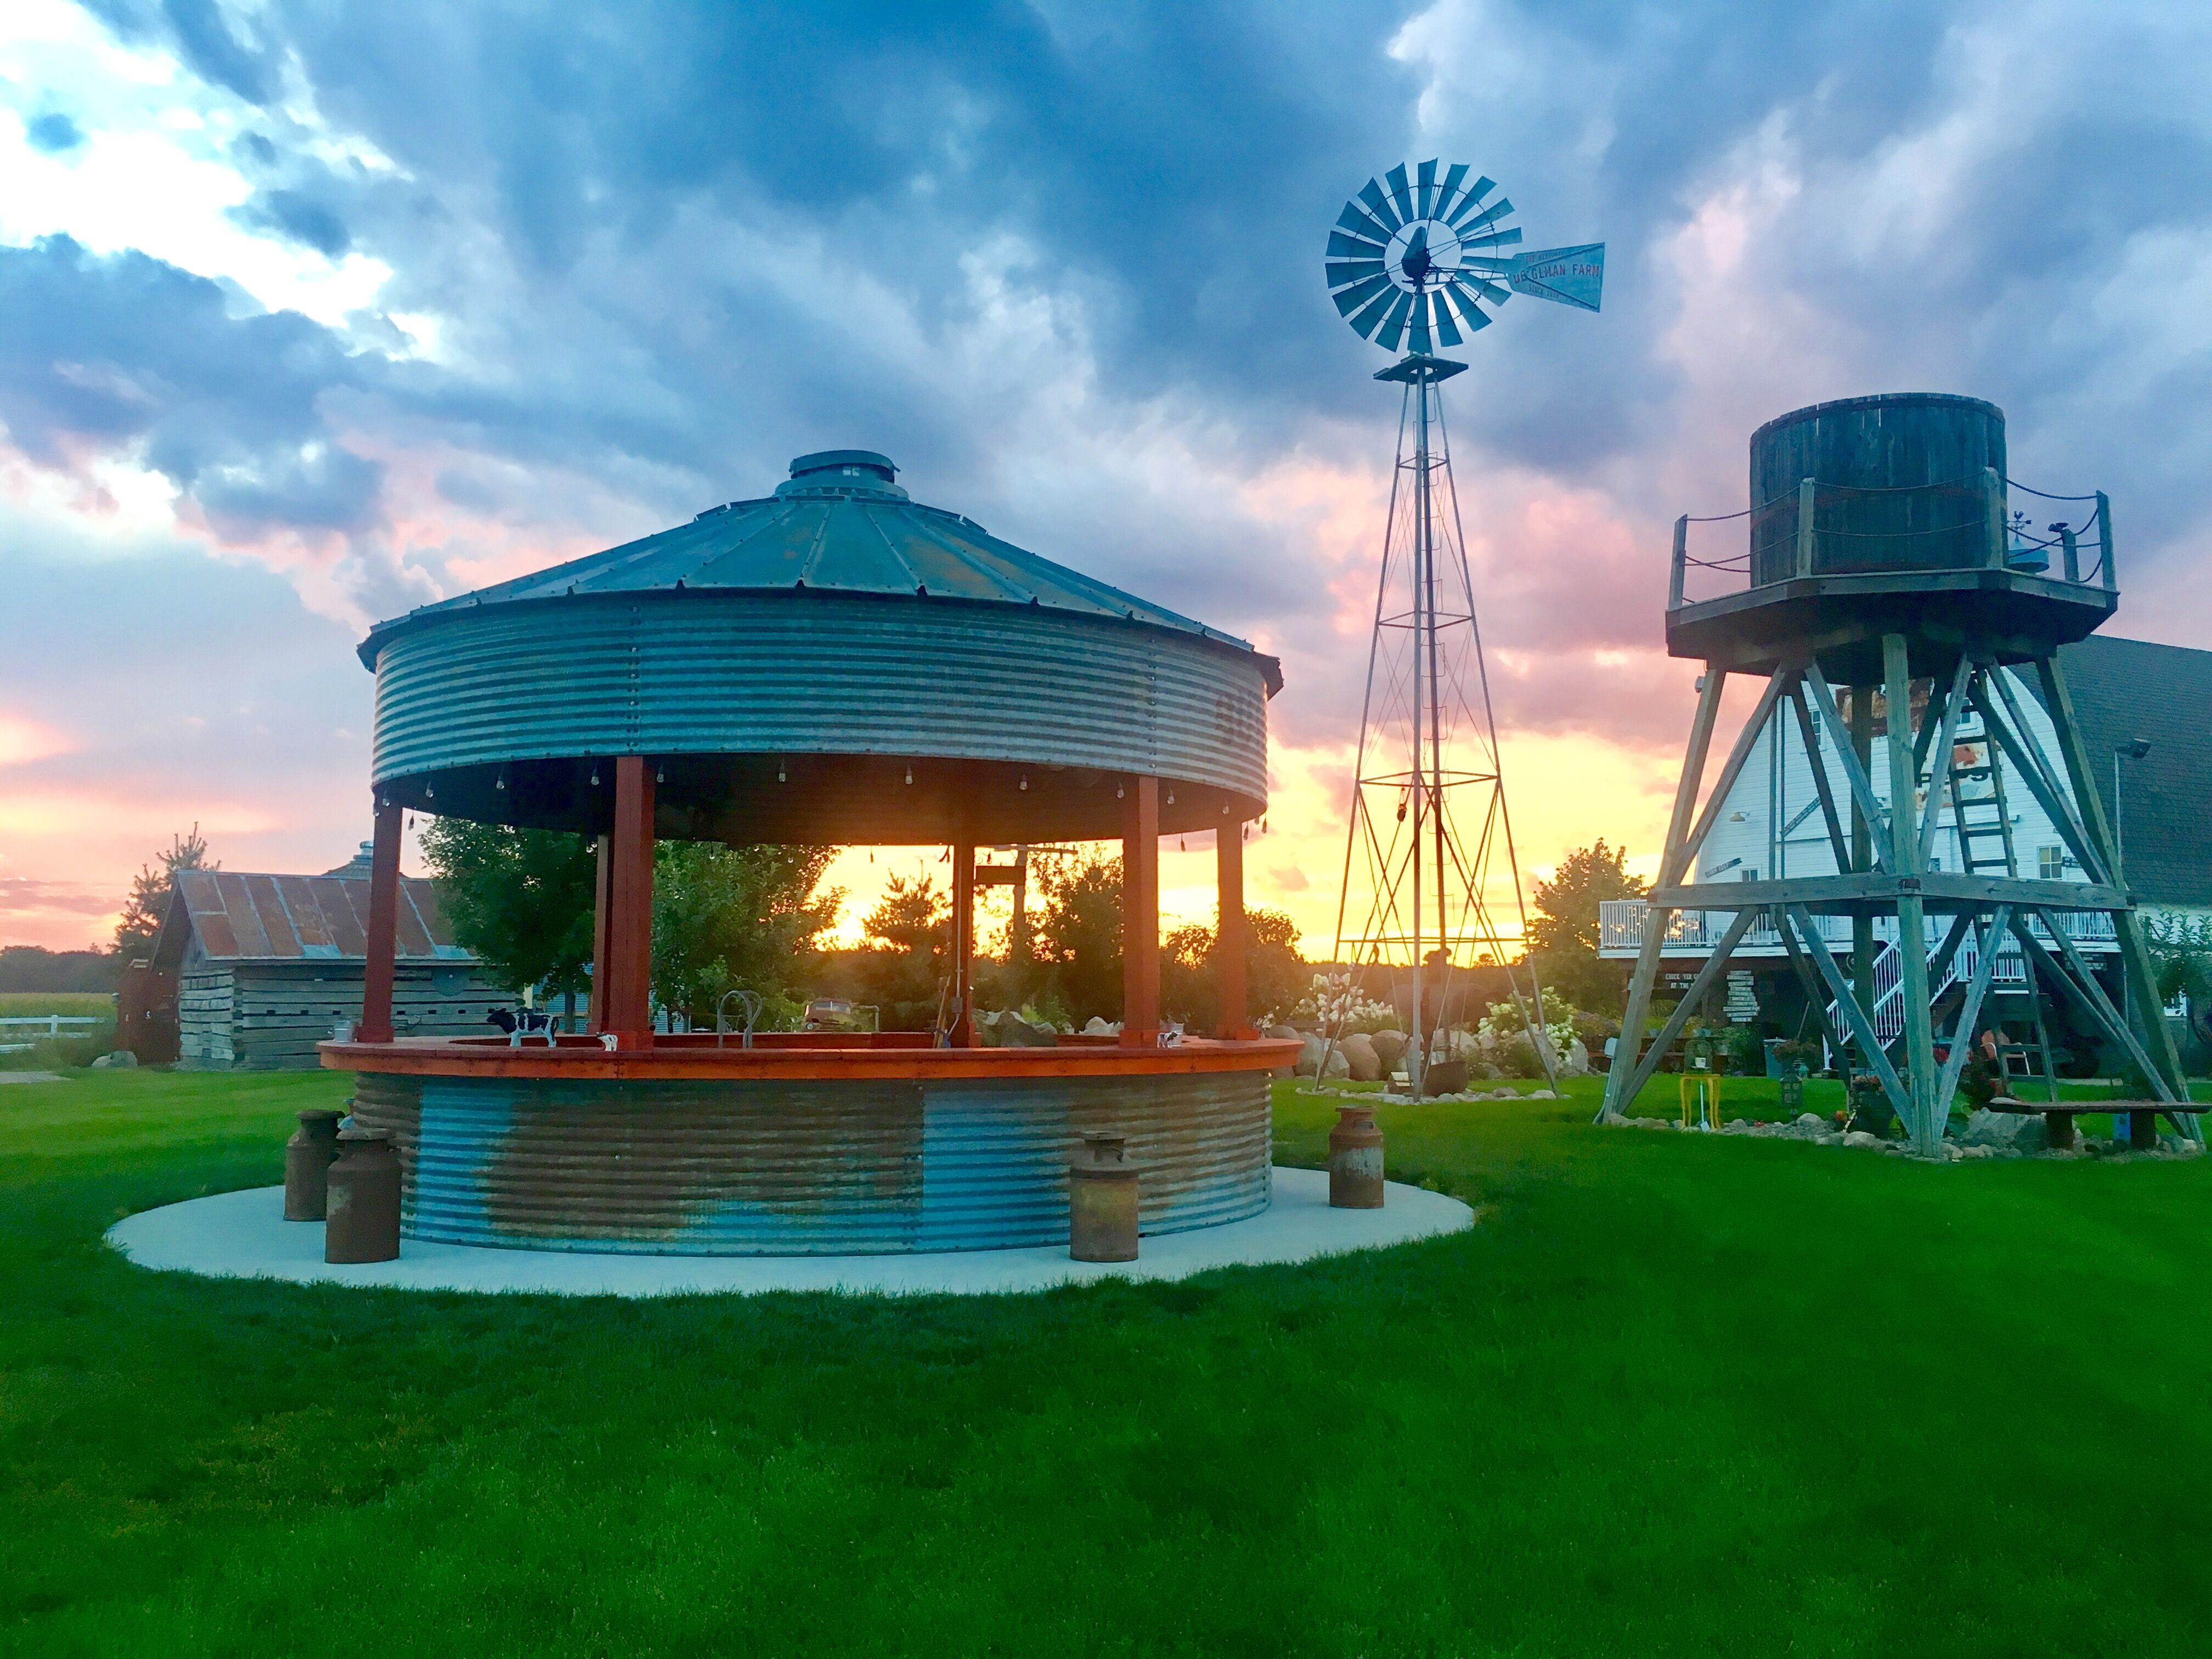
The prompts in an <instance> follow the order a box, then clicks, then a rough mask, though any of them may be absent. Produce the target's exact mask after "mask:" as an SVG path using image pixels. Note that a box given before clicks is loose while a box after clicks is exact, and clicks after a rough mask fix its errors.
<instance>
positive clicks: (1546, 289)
mask: <svg viewBox="0 0 2212 1659" xmlns="http://www.w3.org/2000/svg"><path fill="white" fill-rule="evenodd" d="M1507 280H1508V281H1509V282H1510V283H1512V284H1513V291H1514V292H1515V293H1516V294H1526V295H1531V296H1532V297H1534V298H1535V299H1539V300H1551V301H1556V302H1557V303H1559V304H1560V305H1563V306H1573V307H1576V308H1577V309H1578V310H1582V311H1595V310H1596V309H1597V308H1598V301H1599V299H1600V297H1601V295H1602V294H1603V292H1604V289H1605V244H1604V243H1603V242H1587V243H1584V244H1583V246H1580V247H1547V248H1540V249H1538V250H1537V251H1536V252H1534V253H1523V254H1521V255H1519V256H1517V257H1516V258H1515V259H1514V261H1513V274H1512V275H1511V276H1510V277H1509V278H1508V279H1507Z"/></svg>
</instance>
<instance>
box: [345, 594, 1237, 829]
mask: <svg viewBox="0 0 2212 1659" xmlns="http://www.w3.org/2000/svg"><path fill="white" fill-rule="evenodd" d="M730 752H751V753H759V754H780V753H793V754H805V753H810V752H812V753H849V754H887V755H937V756H945V757H964V758H973V759H979V760H996V761H1012V762H1021V763H1029V764H1032V765H1063V766H1071V767H1088V768H1096V769H1098V770H1101V771H1106V772H1136V773H1148V774H1153V775H1160V776H1167V777H1179V778H1187V779H1189V780H1191V781H1194V782H1201V783H1210V784H1215V785H1218V786H1221V787H1225V788H1228V789H1233V790H1236V791H1238V792H1240V793H1243V794H1245V795H1249V796H1253V797H1257V798H1264V797H1265V795H1266V793H1267V713H1266V694H1265V689H1264V684H1263V682H1262V678H1261V665H1260V663H1259V660H1258V659H1256V658H1255V657H1254V656H1252V655H1251V654H1250V653H1243V652H1239V651H1237V650H1236V649H1234V648H1233V647H1223V646H1220V645H1218V644H1212V643H1209V642H1207V641H1202V640H1200V639H1198V638H1195V637H1190V638H1184V637H1181V636H1178V635H1174V634H1172V633H1170V632H1168V631H1166V630H1164V629H1157V628H1152V627H1146V626H1142V625H1139V624H1136V623H1116V622H1113V621H1110V620H1101V619H1093V618H1089V617H1070V616H1069V615H1067V614H1066V613H1065V612H1058V611H1048V610H1044V609H1042V608H1039V607H1026V608H1025V607H1019V606H1012V605H961V604H956V603H951V602H945V601H938V600H928V599H913V600H905V599H854V598H850V597H846V596H839V595H830V594H811V593H805V592H794V593H790V594H781V593H775V594H742V595H739V594H708V593H684V594H665V595H646V596H642V597H640V596H634V595H626V596H623V597H620V598H614V599H573V600H560V601H554V602H551V603H549V604H544V605H536V604H532V605H494V606H487V607H485V608H484V609H483V611H481V612H470V611H464V612H459V613H455V614H453V615H452V616H450V617H441V618H439V619H437V620H436V621H435V622H432V623H428V624H426V625H425V626H424V627H422V629H419V630H417V631H415V632H411V633H406V634H403V635H400V636H399V637H398V638H397V639H395V640H393V641H392V642H391V643H390V644H388V645H387V646H386V647H385V648H384V651H383V653H382V655H381V657H380V660H379V665H378V673H377V696H376V744H375V761H374V777H375V778H376V779H377V780H378V781H382V780H385V779H387V778H394V777H403V776H406V775H412V774H416V773H421V772H427V771H432V770H436V769H444V768H447V767H453V766H465V765H471V764H483V763H494V762H499V761H507V760H518V759H526V758H532V757H561V756H578V755H614V754H649V755H671V756H672V755H680V754H686V753H693V754H718V753H730Z"/></svg>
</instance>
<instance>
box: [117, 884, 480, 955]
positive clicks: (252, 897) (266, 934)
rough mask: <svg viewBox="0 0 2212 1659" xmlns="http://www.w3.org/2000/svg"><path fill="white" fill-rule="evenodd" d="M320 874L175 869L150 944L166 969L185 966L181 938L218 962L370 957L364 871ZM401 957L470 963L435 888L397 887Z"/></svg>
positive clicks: (412, 885) (433, 886)
mask: <svg viewBox="0 0 2212 1659" xmlns="http://www.w3.org/2000/svg"><path fill="white" fill-rule="evenodd" d="M347 869H348V873H346V874H343V875H340V874H337V873H333V874H331V875H326V876H276V875H253V874H249V873H248V872H244V871H239V870H179V872H177V876H176V884H175V887H174V890H173V892H172V894H171V896H170V899H169V908H168V913H167V915H165V916H163V918H162V919H161V934H160V936H159V937H158V938H157V939H155V942H154V961H155V964H156V965H157V966H158V967H161V968H162V969H165V970H170V969H174V968H175V967H176V966H177V965H178V963H181V962H182V961H183V960H184V955H185V945H186V943H187V940H188V939H190V938H191V937H197V939H199V942H200V949H201V950H202V951H204V953H205V954H206V955H207V956H208V957H211V958H213V959H214V960H216V961H218V962H362V961H365V960H366V959H367V956H368V945H367V940H368V879H367V872H366V871H362V872H361V873H360V874H358V875H356V874H353V873H351V870H352V866H347ZM399 959H400V960H401V961H402V962H408V961H414V962H450V963H473V962H474V961H475V960H476V957H474V956H473V955H471V953H470V952H468V951H465V950H463V949H462V948H461V947H460V946H459V945H456V944H454V943H453V929H452V927H449V926H448V925H447V921H446V918H445V916H444V915H443V913H442V912H441V910H440V909H439V908H438V897H437V891H436V887H435V884H434V883H432V882H430V881H429V880H428V879H426V878H422V877H420V876H410V877H403V878H401V880H400V883H399Z"/></svg>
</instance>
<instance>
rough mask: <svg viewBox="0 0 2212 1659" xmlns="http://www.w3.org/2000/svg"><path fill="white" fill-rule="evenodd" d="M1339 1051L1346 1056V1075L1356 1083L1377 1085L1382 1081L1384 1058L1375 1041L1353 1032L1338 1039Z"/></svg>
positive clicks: (1360, 1033)
mask: <svg viewBox="0 0 2212 1659" xmlns="http://www.w3.org/2000/svg"><path fill="white" fill-rule="evenodd" d="M1336 1047H1337V1051H1338V1052H1339V1053H1340V1054H1342V1055H1343V1056H1344V1064H1345V1072H1346V1076H1348V1077H1350V1078H1351V1079H1352V1081H1353V1082H1354V1083H1376V1082H1379V1081H1380V1080H1381V1079H1382V1076H1383V1056H1382V1055H1381V1054H1378V1053H1377V1052H1376V1048H1375V1043H1374V1041H1373V1040H1372V1039H1371V1038H1370V1037H1369V1036H1366V1034H1365V1033H1364V1032H1360V1031H1353V1032H1352V1033H1350V1034H1349V1035H1347V1036H1341V1037H1339V1038H1338V1039H1337V1043H1336Z"/></svg>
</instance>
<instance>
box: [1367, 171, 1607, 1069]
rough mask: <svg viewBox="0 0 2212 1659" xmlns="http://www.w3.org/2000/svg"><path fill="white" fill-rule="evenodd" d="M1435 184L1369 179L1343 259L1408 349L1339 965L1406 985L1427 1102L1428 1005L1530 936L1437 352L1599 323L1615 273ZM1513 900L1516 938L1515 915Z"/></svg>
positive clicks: (1485, 184) (1414, 1062) (1515, 985)
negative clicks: (1523, 303)
mask: <svg viewBox="0 0 2212 1659" xmlns="http://www.w3.org/2000/svg"><path fill="white" fill-rule="evenodd" d="M1437 167H1438V164H1437V162H1435V161H1424V162H1422V163H1420V164H1419V167H1418V168H1416V169H1415V170H1414V176H1413V178H1411V179H1409V178H1408V177H1407V169H1406V168H1405V167H1394V168H1392V169H1391V171H1390V172H1389V173H1388V174H1386V175H1385V176H1384V179H1383V180H1381V181H1378V180H1376V179H1370V180H1369V181H1368V183H1367V185H1366V187H1365V188H1364V190H1362V191H1360V192H1359V194H1358V197H1356V198H1355V199H1353V200H1352V201H1350V202H1347V203H1346V204H1345V209H1344V211H1343V213H1342V214H1341V215H1340V216H1338V219H1337V226H1336V229H1335V230H1334V232H1332V233H1331V234H1330V236H1329V244H1328V258H1329V264H1328V280H1329V286H1330V288H1331V289H1332V290H1334V297H1335V300H1336V303H1337V309H1338V311H1339V312H1340V313H1341V314H1342V315H1343V316H1344V317H1345V318H1346V319H1347V320H1348V321H1349V322H1350V323H1351V324H1352V327H1353V328H1354V329H1355V330H1357V331H1358V333H1359V334H1360V335H1361V336H1362V337H1370V338H1372V339H1373V340H1374V341H1375V342H1376V343H1377V344H1379V345H1381V346H1383V348H1384V349H1388V350H1392V351H1395V350H1396V349H1398V348H1399V346H1400V344H1401V343H1404V344H1405V346H1406V347H1407V352H1406V355H1405V356H1404V357H1402V358H1401V360H1400V361H1399V362H1396V363H1395V364H1393V365H1392V366H1391V367H1390V368H1386V369H1383V371H1381V372H1380V373H1379V374H1376V377H1375V378H1376V380H1384V381H1395V382H1396V383H1398V384H1399V385H1401V386H1403V387H1404V394H1403V400H1402V403H1401V410H1400V415H1399V422H1398V456H1397V465H1396V467H1395V471H1394V472H1393V474H1392V481H1391V491H1390V513H1389V520H1388V523H1387V525H1386V526H1385V531H1384V536H1383V568H1382V574H1381V580H1380V581H1379V583H1378V585H1377V589H1376V605H1375V632H1374V637H1373V640H1372V642H1371V644H1370V650H1369V655H1368V670H1367V694H1366V700H1365V703H1364V708H1363V710H1362V713H1361V718H1360V737H1359V750H1358V763H1357V764H1356V766H1355V767H1354V769H1353V784H1352V802H1351V811H1350V813H1349V818H1350V822H1349V824H1348V825H1347V829H1346V844H1345V866H1344V884H1343V888H1342V896H1341V898H1340V902H1339V905H1338V910H1337V939H1336V955H1337V959H1338V960H1339V961H1340V962H1349V963H1355V964H1357V965H1358V967H1360V968H1361V969H1383V970H1386V971H1390V972H1391V974H1392V977H1393V980H1394V981H1395V978H1396V971H1397V970H1404V971H1406V972H1407V974H1408V975H1409V976H1410V980H1411V987H1410V988H1411V990H1412V994H1413V1033H1412V1042H1411V1043H1410V1045H1409V1047H1408V1048H1407V1080H1408V1082H1409V1084H1410V1085H1411V1086H1412V1088H1413V1092H1414V1093H1415V1094H1416V1095H1417V1096H1418V1095H1419V1093H1420V1092H1421V1091H1422V1082H1423V1073H1424V1072H1425V1066H1426V1060H1427V1056H1428V1051H1429V1042H1430V1040H1431V1034H1430V1033H1428V1032H1425V1030H1423V1022H1424V1021H1425V1019H1426V1018H1428V1016H1427V1013H1426V1004H1425V998H1426V997H1428V996H1429V995H1430V994H1434V996H1435V999H1436V1001H1435V1006H1436V1009H1437V1018H1438V1020H1439V1021H1441V1019H1442V1018H1443V1016H1444V1013H1445V1011H1446V1010H1447V1009H1448V1007H1449V993H1450V989H1451V979H1452V975H1454V973H1455V972H1456V971H1458V970H1461V969H1465V968H1468V967H1469V966H1472V965H1473V964H1474V963H1475V961H1476V960H1477V958H1478V957H1488V959H1489V960H1491V961H1493V962H1496V963H1500V964H1505V963H1507V951H1508V948H1509V946H1510V945H1511V944H1513V943H1516V942H1518V941H1519V940H1520V939H1522V937H1523V936H1524V935H1525V933H1526V922H1527V913H1526V908H1525V906H1524V904H1523V902H1522V889H1521V875H1520V866H1519V861H1518V860H1517V858H1516V855H1515V850H1514V846H1513V830H1512V824H1511V822H1510V817H1509V816H1508V814H1507V811H1506V805H1505V784H1504V770H1503V768H1502V767H1501V766H1500V764H1499V762H1498V726H1497V720H1496V718H1495V716H1494V714H1493V713H1492V707H1491V701H1490V684H1489V678H1488V674H1487V672H1486V669H1485V666H1484V663H1483V656H1482V635H1481V629H1480V624H1479V623H1478V622H1477V620H1476V615H1475V602H1474V579H1473V576H1472V574H1470V572H1469V569H1468V560H1467V545H1466V538H1465V536H1464V534H1463V533H1462V527H1461V520H1460V510H1459V497H1458V494H1457V491H1456V490H1455V488H1454V485H1453V481H1452V471H1451V446H1450V441H1449V435H1448V434H1447V432H1446V428H1445V424H1444V412H1443V395H1442V390H1441V388H1442V383H1443V381H1445V380H1449V379H1450V378H1451V377H1452V376H1453V375H1455V374H1459V373H1460V372H1461V371H1462V370H1463V369H1464V368H1466V367H1467V365H1466V364H1464V363H1462V362H1453V361H1451V360H1450V359H1448V358H1444V357H1439V356H1435V355H1433V352H1432V347H1433V346H1434V345H1437V344H1443V345H1446V346H1457V345H1460V344H1461V343H1462V342H1463V340H1464V338H1465V335H1466V334H1468V333H1473V332H1474V331H1476V330H1478V329H1481V328H1484V327H1486V326H1487V325H1488V324H1489V322H1490V320H1491V319H1490V317H1489V315H1488V313H1486V312H1485V311H1484V310H1483V309H1482V306H1483V305H1484V304H1485V303H1488V304H1490V305H1492V306H1495V305H1498V304H1502V303H1503V302H1504V301H1505V300H1507V299H1508V298H1510V296H1511V295H1513V294H1515V293H1521V294H1528V295H1534V296H1535V297H1537V298H1540V299H1547V300H1553V301H1558V302H1559V303H1562V304H1566V305H1571V306H1574V307H1578V308H1580V309H1583V310H1586V311H1595V310H1596V309H1597V308H1598V301H1599V294H1600V289H1601V284H1602V282H1603V277H1604V262H1605V249H1604V246H1603V245H1602V244H1589V245H1587V246H1580V247H1572V248H1551V249H1547V250H1544V251H1542V252H1534V253H1522V254H1513V255H1506V254H1503V253H1501V252H1499V250H1501V249H1504V248H1507V247H1510V246H1515V245H1517V244H1518V243H1519V242H1520V240H1521V232H1520V231H1519V230H1518V229H1515V228H1509V227H1506V226H1505V225H1504V220H1505V218H1506V217H1507V216H1508V215H1510V213H1511V212H1512V210H1513V204H1511V203H1510V202H1509V201H1507V200H1506V199H1505V198H1504V197H1498V198H1497V199H1496V200H1494V201H1492V200H1489V199H1488V198H1489V197H1490V192H1491V191H1493V190H1494V189H1496V187H1497V186H1496V185H1494V184H1493V183H1492V181H1491V180H1490V179H1486V178H1477V179H1474V181H1473V182H1472V183H1468V182H1466V180H1467V175H1468V172H1469V171H1470V169H1468V167H1464V166H1454V167H1450V168H1449V170H1448V171H1446V172H1445V173H1444V174H1443V177H1442V179H1439V178H1438V176H1437ZM1501 860H1502V863H1503V868H1502V869H1501V868H1500V867H1499V863H1500V861H1501ZM1509 885H1510V902H1511V905H1512V914H1511V918H1510V922H1511V925H1510V927H1505V926H1501V922H1502V921H1504V917H1503V916H1502V915H1501V914H1500V912H1501V909H1502V907H1503V905H1504V902H1505V901H1506V896H1507V889H1508V887H1509ZM1507 973H1508V975H1509V976H1510V982H1511V984H1512V994H1513V997H1514V1000H1516V1002H1520V1003H1521V1004H1522V1012H1523V1014H1524V1015H1525V1016H1526V1017H1527V1018H1528V1022H1529V1030H1530V1036H1531V1040H1532V1042H1534V1045H1535V1048H1536V1052H1537V1054H1539V1055H1540V1056H1541V1058H1542V1060H1543V1062H1544V1066H1545V1070H1546V1072H1547V1073H1551V1074H1554V1076H1555V1066H1554V1062H1553V1055H1552V1053H1551V1049H1550V1045H1549V1044H1548V1043H1547V1042H1546V1040H1545V1037H1544V1034H1543V1025H1542V1018H1543V1017H1542V1012H1541V1010H1542V996H1541V989H1540V987H1538V985H1537V983H1536V976H1535V969H1534V963H1529V964H1528V975H1527V982H1528V998H1527V1000H1522V991H1521V980H1520V976H1519V975H1517V974H1516V973H1515V970H1514V969H1512V968H1511V967H1510V966H1508V967H1507ZM1393 989H1394V990H1395V985H1394V987H1393Z"/></svg>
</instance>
